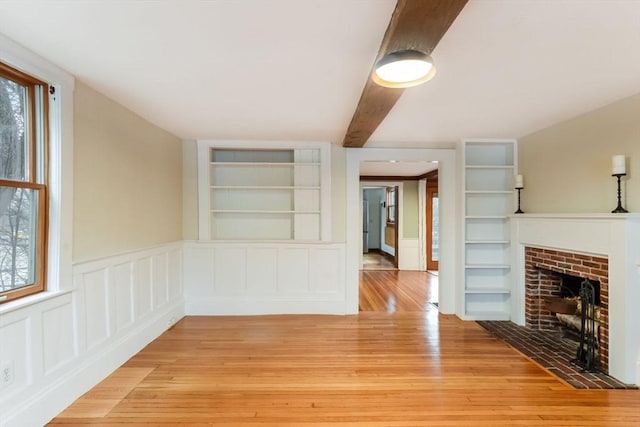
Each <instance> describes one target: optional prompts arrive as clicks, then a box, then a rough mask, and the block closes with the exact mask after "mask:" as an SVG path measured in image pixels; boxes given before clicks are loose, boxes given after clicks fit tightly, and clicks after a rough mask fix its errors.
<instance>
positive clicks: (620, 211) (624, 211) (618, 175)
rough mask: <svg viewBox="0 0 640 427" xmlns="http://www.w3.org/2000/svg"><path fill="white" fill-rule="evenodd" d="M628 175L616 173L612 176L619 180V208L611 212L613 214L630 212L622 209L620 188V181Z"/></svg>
mask: <svg viewBox="0 0 640 427" xmlns="http://www.w3.org/2000/svg"><path fill="white" fill-rule="evenodd" d="M626 175H627V174H626V173H614V174H611V176H615V177H616V178H618V206H617V207H616V208H615V209H614V210H612V211H611V213H627V212H629V211H628V210H626V209H625V208H623V207H622V189H621V186H620V179H621V178H622V177H623V176H626Z"/></svg>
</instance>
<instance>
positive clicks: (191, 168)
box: [182, 141, 198, 240]
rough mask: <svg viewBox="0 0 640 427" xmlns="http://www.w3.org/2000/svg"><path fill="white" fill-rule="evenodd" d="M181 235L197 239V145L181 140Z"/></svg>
mask: <svg viewBox="0 0 640 427" xmlns="http://www.w3.org/2000/svg"><path fill="white" fill-rule="evenodd" d="M182 203H183V207H182V237H183V238H184V239H185V240H198V146H197V144H196V141H182Z"/></svg>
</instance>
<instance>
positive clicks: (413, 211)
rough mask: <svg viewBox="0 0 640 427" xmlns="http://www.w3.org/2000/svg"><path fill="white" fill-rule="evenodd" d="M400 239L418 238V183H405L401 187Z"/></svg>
mask: <svg viewBox="0 0 640 427" xmlns="http://www.w3.org/2000/svg"><path fill="white" fill-rule="evenodd" d="M402 190H403V200H402V206H401V208H400V209H402V211H401V214H402V237H404V238H405V239H417V238H418V234H419V233H418V221H419V219H418V181H405V182H404V184H403V185H402Z"/></svg>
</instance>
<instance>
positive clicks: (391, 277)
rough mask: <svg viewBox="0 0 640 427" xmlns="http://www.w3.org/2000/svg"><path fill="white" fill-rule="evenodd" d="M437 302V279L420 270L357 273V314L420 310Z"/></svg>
mask: <svg viewBox="0 0 640 427" xmlns="http://www.w3.org/2000/svg"><path fill="white" fill-rule="evenodd" d="M437 301H438V276H436V275H434V274H432V273H427V272H424V271H400V270H385V271H379V270H378V271H370V270H361V271H360V295H359V308H360V311H382V312H388V313H395V312H402V311H409V312H411V311H424V310H427V309H428V308H429V307H431V308H433V306H432V305H430V304H429V302H437Z"/></svg>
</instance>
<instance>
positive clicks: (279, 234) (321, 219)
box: [198, 141, 331, 242]
mask: <svg viewBox="0 0 640 427" xmlns="http://www.w3.org/2000/svg"><path fill="white" fill-rule="evenodd" d="M330 156H331V154H330V144H329V143H305V142H296V143H292V142H271V141H269V142H265V141H261V142H257V143H253V142H251V141H229V142H222V141H198V180H199V188H200V190H199V205H200V207H199V213H200V222H199V231H200V239H202V240H230V241H232V240H243V241H251V240H254V241H259V242H262V241H269V240H272V241H287V240H289V241H307V242H309V241H326V240H329V236H330V234H329V230H330V226H329V224H330V222H329V219H330V205H331V201H330V196H331V193H330V189H329V187H328V183H329V179H330V174H331V168H330Z"/></svg>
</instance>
